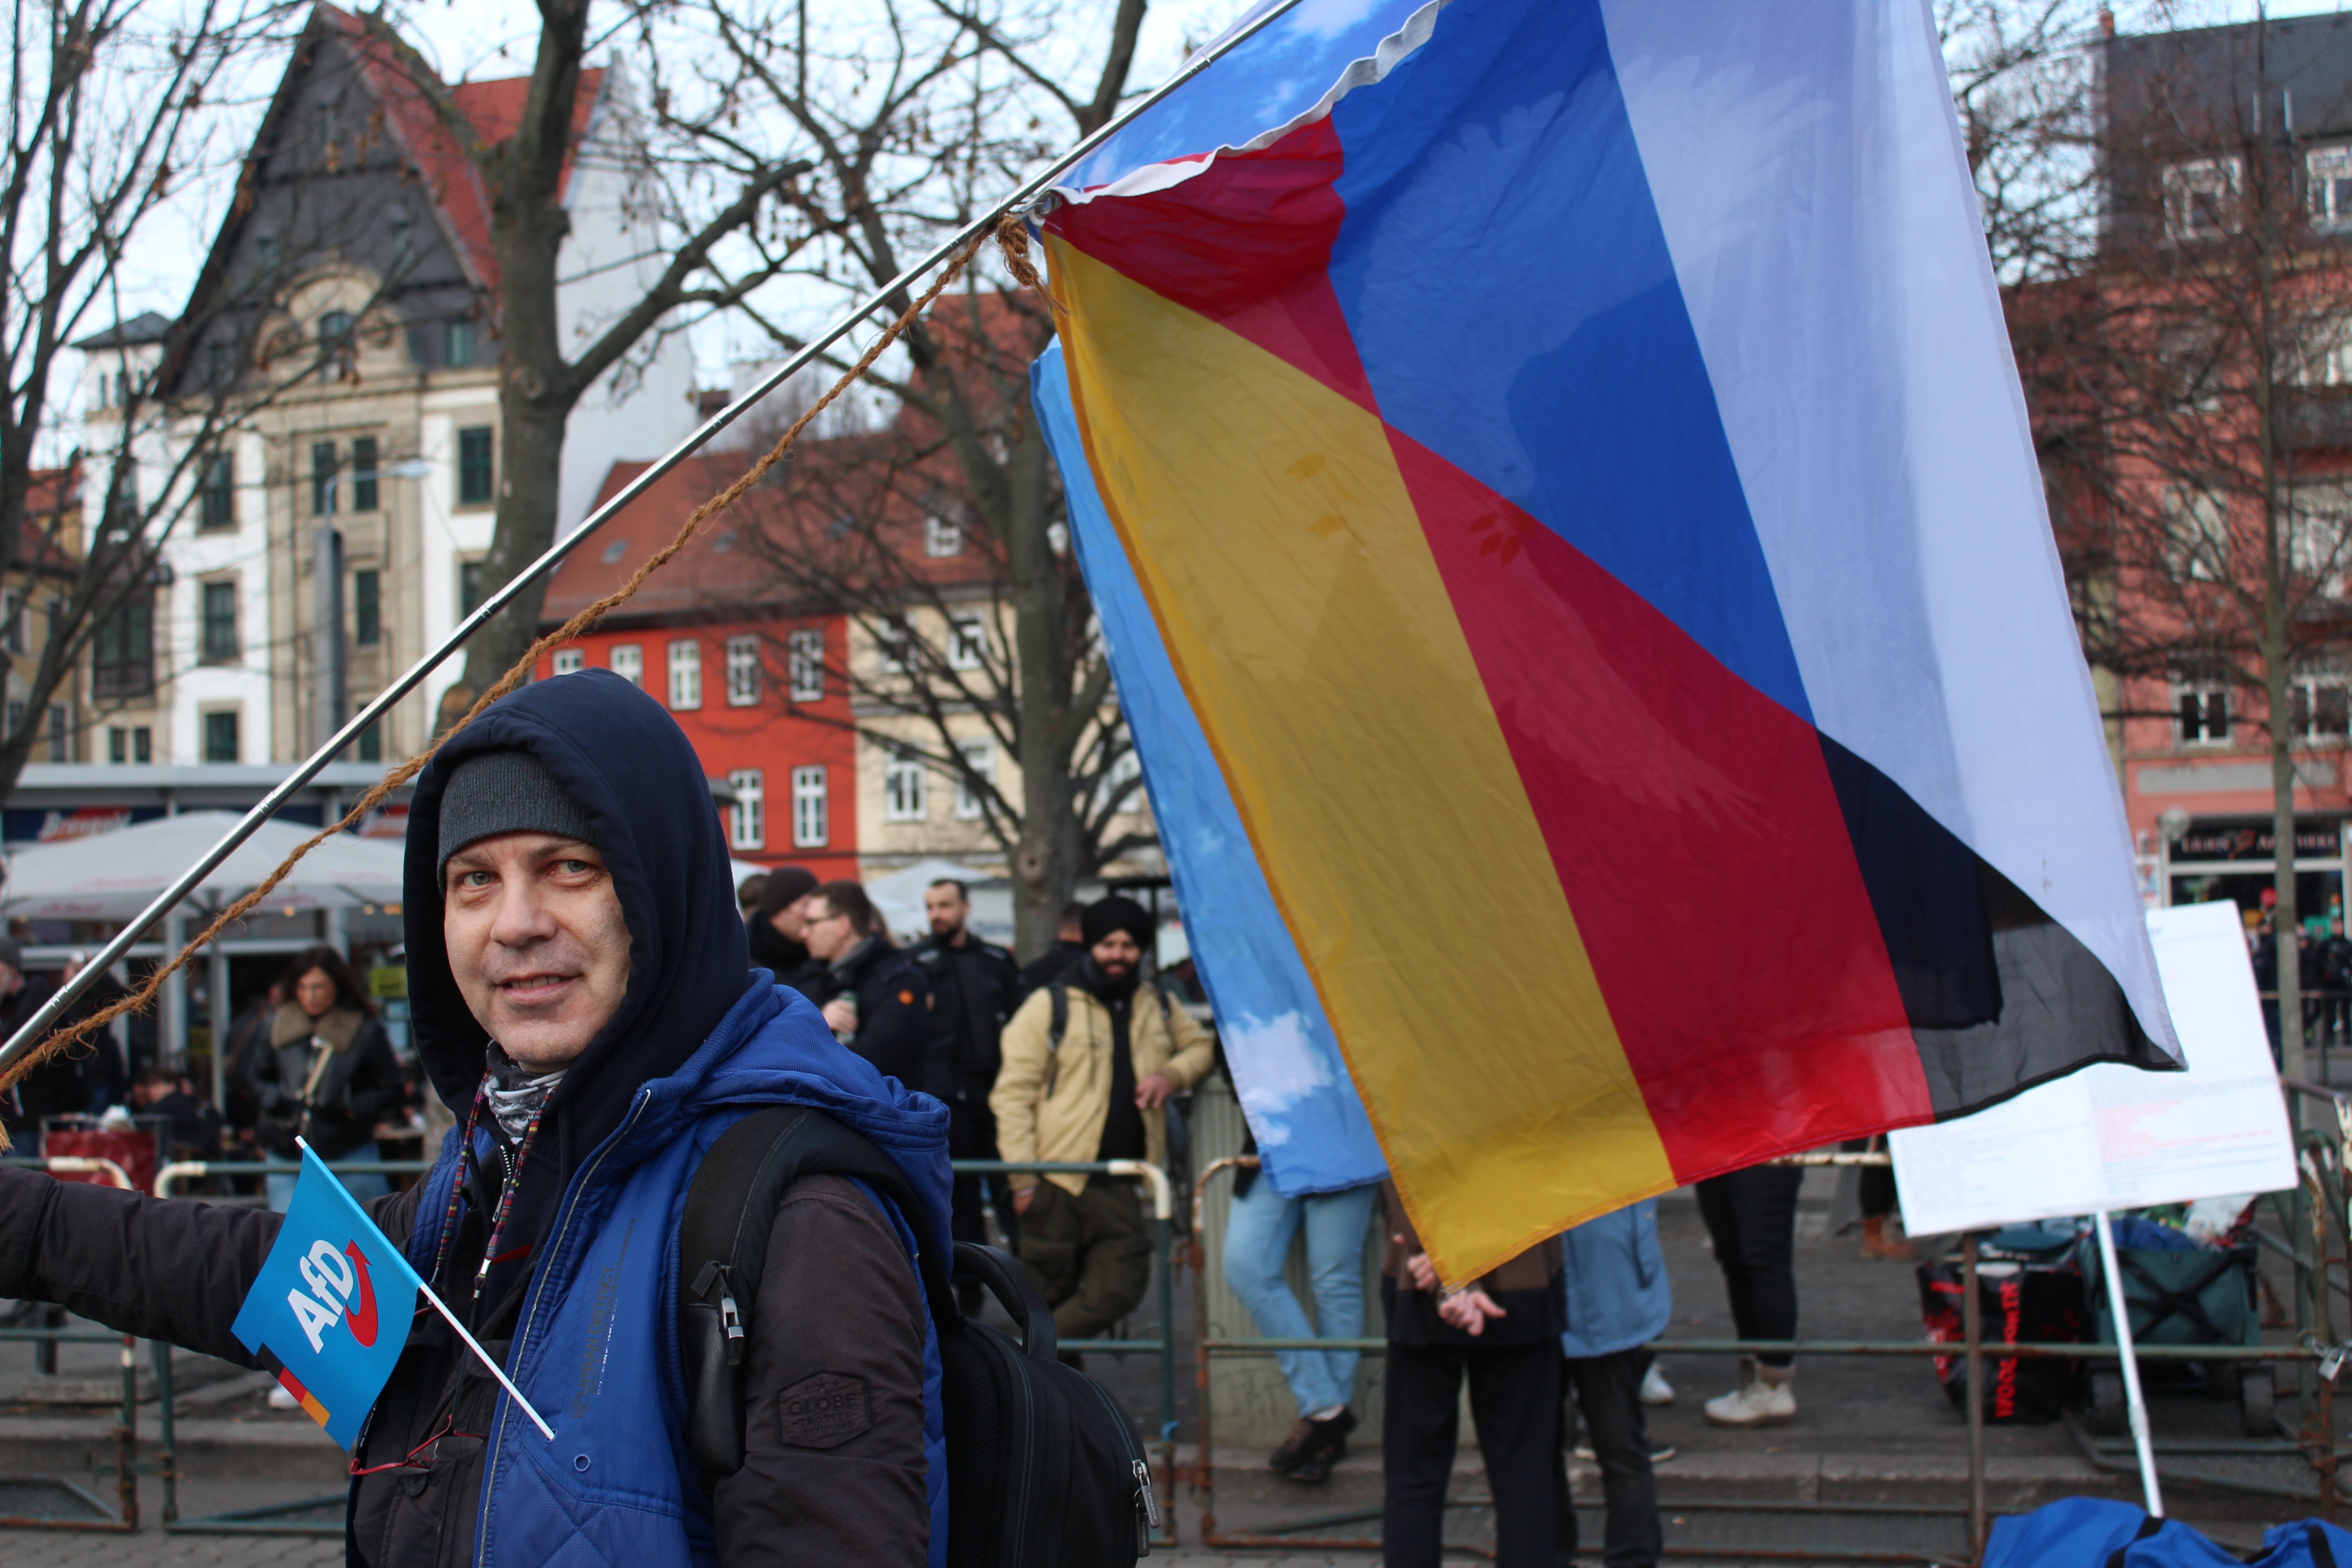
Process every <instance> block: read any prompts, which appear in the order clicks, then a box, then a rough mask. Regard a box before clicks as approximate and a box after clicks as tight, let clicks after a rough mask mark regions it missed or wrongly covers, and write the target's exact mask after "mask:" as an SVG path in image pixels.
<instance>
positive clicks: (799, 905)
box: [768, 893, 818, 942]
mask: <svg viewBox="0 0 2352 1568" xmlns="http://www.w3.org/2000/svg"><path fill="white" fill-rule="evenodd" d="M817 902H818V900H817V896H816V895H815V894H814V893H803V894H802V895H801V896H800V897H799V898H797V899H794V900H793V901H792V902H791V903H789V904H786V905H785V906H784V907H783V908H782V909H781V910H777V911H776V912H775V913H774V914H772V915H770V916H769V917H768V923H769V924H770V925H772V926H773V927H775V928H776V934H777V935H779V936H781V937H782V938H784V939H785V940H786V941H788V942H803V941H805V940H806V939H807V936H808V922H809V910H812V909H814V908H815V907H816V905H817Z"/></svg>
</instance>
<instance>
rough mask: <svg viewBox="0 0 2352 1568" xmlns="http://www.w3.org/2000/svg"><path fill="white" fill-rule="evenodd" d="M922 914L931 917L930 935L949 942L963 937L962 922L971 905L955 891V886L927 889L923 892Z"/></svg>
mask: <svg viewBox="0 0 2352 1568" xmlns="http://www.w3.org/2000/svg"><path fill="white" fill-rule="evenodd" d="M923 912H924V913H925V914H927V915H929V916H930V917H931V934H932V935H933V936H936V937H940V938H942V939H944V940H946V941H949V942H953V941H955V940H956V939H957V938H958V937H961V935H963V922H964V920H965V918H966V917H968V916H969V915H970V914H971V904H970V903H969V902H967V901H966V900H965V899H964V896H963V895H962V894H961V893H959V892H957V891H956V890H955V885H954V884H953V883H949V884H948V885H947V886H945V887H940V888H928V889H924V892H923Z"/></svg>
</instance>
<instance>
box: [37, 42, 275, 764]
mask: <svg viewBox="0 0 2352 1568" xmlns="http://www.w3.org/2000/svg"><path fill="white" fill-rule="evenodd" d="M300 16H301V12H300V10H299V8H296V7H291V6H288V5H280V4H277V3H275V0H203V3H201V4H199V5H195V6H194V7H193V8H182V9H164V8H159V7H156V6H154V5H152V4H150V3H149V0H46V3H42V4H32V5H18V6H16V8H15V9H14V10H13V11H12V12H11V14H10V18H11V19H10V36H9V44H10V47H9V64H8V71H9V77H10V87H11V92H10V100H9V106H8V110H7V117H8V142H7V146H6V149H5V154H0V156H5V165H0V259H4V260H5V266H6V283H5V300H0V362H5V372H6V391H7V395H6V400H5V408H0V576H14V575H16V574H19V573H23V572H29V573H31V574H34V575H35V576H37V577H38V578H39V580H40V581H42V582H43V583H45V584H47V590H48V591H47V594H46V595H45V603H44V604H43V605H42V609H43V611H44V614H43V616H41V624H42V626H43V628H44V635H43V637H41V638H40V639H39V642H38V645H37V646H28V645H30V644H31V643H32V641H33V639H31V638H28V637H26V635H25V626H26V622H27V620H28V619H29V618H30V617H29V614H28V602H29V600H30V599H31V597H32V595H19V596H18V598H17V600H16V603H15V604H14V605H12V606H11V607H10V608H9V609H8V611H7V612H6V617H5V618H6V621H7V624H6V625H5V626H0V683H8V684H13V688H14V689H15V690H16V692H17V693H19V695H18V697H17V699H16V700H18V701H20V702H21V703H22V709H21V714H22V716H21V717H20V718H18V719H16V721H13V722H9V723H7V724H6V726H5V731H0V797H5V795H6V793H7V792H8V791H9V790H10V789H13V787H14V785H15V782H16V777H17V775H18V773H19V771H20V770H21V769H22V768H23V766H24V763H25V762H26V759H27V757H28V756H29V755H30V754H31V752H32V750H33V747H34V745H35V743H36V741H37V737H38V734H39V731H40V730H41V728H42V726H43V715H44V713H45V712H46V711H47V709H48V708H49V706H50V704H51V701H52V700H53V699H55V698H56V697H57V696H58V694H59V693H60V691H63V690H67V689H68V688H69V683H70V682H71V680H72V679H73V675H74V671H75V669H76V668H77V666H78V664H79V661H80V660H81V659H82V658H83V657H84V656H85V654H86V653H87V652H88V650H89V647H90V645H91V643H92V642H93V640H96V639H104V638H107V637H112V638H113V639H115V640H116V641H117V643H118V644H120V643H121V642H122V640H123V639H126V638H127V639H132V640H134V641H135V642H136V643H137V644H138V645H139V646H140V647H146V648H147V651H148V653H149V655H150V657H152V647H147V640H148V638H149V637H151V635H152V634H151V630H150V629H149V628H150V626H151V623H149V622H148V621H146V620H144V619H143V618H142V616H143V614H144V610H143V606H144V605H145V603H146V600H147V597H148V595H150V593H151V591H152V581H153V577H154V572H155V566H156V561H157V554H158V552H159V551H160V550H161V548H162V546H163V542H165V540H166V539H168V537H169V536H170V534H171V532H172V531H173V529H174V528H176V527H178V526H179V525H180V524H181V522H182V521H183V520H184V518H185V517H187V516H188V515H190V514H191V513H192V512H194V511H197V510H201V509H202V507H203V506H204V505H205V504H206V502H205V493H204V487H203V485H202V484H201V483H200V480H201V479H202V477H203V474H204V471H205V468H206V467H207V465H209V464H211V463H212V462H213V461H214V460H215V458H216V456H217V452H218V444H219V442H220V440H221V438H222V437H224V436H225V435H226V433H227V432H228V431H230V430H231V429H233V428H235V427H236V425H237V424H238V423H239V422H240V421H241V420H242V419H244V418H245V417H247V416H249V415H250V414H251V413H252V412H253V411H254V410H255V409H256V408H257V407H258V406H260V405H265V404H266V403H268V401H269V400H271V399H272V398H274V397H277V396H279V395H283V394H284V393H285V392H286V391H288V390H289V389H290V388H291V387H293V386H294V385H297V384H300V383H301V382H303V381H305V380H307V379H309V378H310V377H312V376H315V375H316V374H320V363H321V357H320V355H316V354H312V353H309V352H307V350H299V351H298V350H297V349H296V348H295V346H294V345H290V344H279V345H278V347H277V348H276V350H275V352H274V360H275V363H270V362H271V361H272V358H273V351H272V350H271V348H270V347H269V346H268V344H265V343H264V342H262V341H261V339H260V337H259V336H258V335H257V334H258V333H259V332H260V331H261V329H262V326H263V322H264V316H263V315H262V314H256V313H252V312H250V311H247V312H246V313H245V314H244V315H242V316H239V315H237V314H236V312H237V311H238V310H244V306H243V305H241V304H240V305H234V306H233V305H231V304H230V302H229V300H230V295H229V292H228V291H225V290H218V289H216V290H215V291H214V293H213V296H212V300H211V302H210V303H209V304H206V303H203V302H200V303H199V304H198V305H197V306H195V307H193V308H192V309H191V310H188V311H187V312H185V313H184V314H183V316H182V317H181V318H180V319H179V320H177V321H172V322H168V323H167V322H164V321H163V320H162V318H160V317H149V318H147V319H146V320H147V321H148V322H149V323H150V327H151V330H149V331H145V332H141V331H137V330H135V329H125V328H124V327H123V326H122V325H121V320H122V317H123V316H124V315H125V314H126V313H127V312H126V310H125V305H124V298H125V292H126V289H127V283H126V278H125V268H126V267H127V266H129V265H130V262H129V258H131V257H132V256H134V255H135V254H136V253H137V252H138V250H139V249H140V248H141V247H145V246H153V245H158V244H163V243H169V241H168V240H166V239H165V238H164V237H163V226H165V225H166V224H167V222H168V221H169V220H170V219H171V218H172V217H173V216H176V215H175V209H174V207H173V204H174V202H175V201H176V200H177V199H178V198H179V194H180V192H181V191H182V190H183V188H184V187H186V186H188V185H190V184H197V185H201V184H203V183H205V181H206V180H207V179H208V178H209V177H210V176H211V175H213V174H215V173H217V172H219V171H221V170H224V169H234V168H235V167H236V160H235V158H234V156H233V155H228V154H226V153H225V151H224V150H225V149H226V148H228V147H230V146H232V145H235V144H236V142H235V141H234V138H235V137H236V132H238V131H239V130H240V129H242V127H241V126H240V125H239V124H238V123H237V121H238V120H239V119H240V118H241V117H242V115H243V111H244V108H245V106H244V105H242V104H240V103H238V102H236V100H235V98H234V94H235V92H236V84H237V82H238V81H239V79H240V73H241V68H242V67H243V66H244V65H245V64H246V63H247V61H248V60H249V59H250V58H252V57H253V55H254V54H255V52H256V51H257V50H260V49H263V48H267V47H278V46H279V45H281V44H282V43H283V42H284V41H285V40H286V39H287V38H288V37H290V36H291V34H292V31H293V29H294V27H295V26H297V25H298V24H299V20H300ZM225 183H227V182H225ZM237 193H238V194H237V196H236V198H235V199H237V200H245V199H249V197H248V195H247V192H246V191H245V189H244V187H242V186H238V187H237ZM284 280H285V279H284V278H283V276H257V277H254V278H248V279H240V280H239V282H240V283H241V284H242V285H244V286H245V287H244V289H243V293H242V295H241V296H240V297H241V298H242V299H245V300H256V299H257V300H268V299H269V298H271V297H272V296H273V295H274V293H275V291H276V290H277V289H278V288H280V287H281V286H282V284H283V282H284ZM100 329H105V330H104V331H101V330H100ZM93 340H95V341H94V342H93ZM200 340H203V341H205V342H208V343H209V344H212V345H216V346H215V347H214V348H213V349H212V352H211V353H209V354H208V355H206V356H204V358H203V360H202V363H201V368H199V364H198V356H196V355H195V353H194V349H195V347H196V345H197V343H198V342H199V341H200ZM78 342H80V343H84V344H89V345H91V346H92V347H94V349H95V351H96V352H95V353H94V355H93V358H94V360H95V361H96V363H97V368H98V370H99V371H100V374H99V375H98V377H97V378H96V379H95V380H94V382H93V383H92V384H93V386H99V385H102V386H104V387H105V388H106V389H107V394H106V396H105V398H104V399H103V401H104V402H106V403H107V404H108V405H110V417H111V419H112V421H113V424H112V428H113V429H114V430H115V431H116V432H117V435H116V437H115V438H114V439H113V440H112V441H111V444H110V446H109V447H107V448H106V449H104V450H100V451H91V452H88V453H84V452H82V451H80V450H78V449H77V450H75V451H73V452H71V453H69V454H68V453H67V452H64V451H61V450H59V448H60V447H62V446H63V445H64V443H65V441H66V439H67V437H66V436H65V435H64V433H63V431H64V425H65V421H66V418H67V416H68V406H67V405H68V404H69V403H70V401H71V400H70V399H69V398H68V397H67V395H66V390H67V384H68V375H67V368H68V363H69V362H68V361H67V360H66V359H65V358H64V356H65V355H66V354H67V353H68V351H69V350H71V349H72V348H73V347H74V345H75V344H77V343H78ZM45 450H46V451H47V452H49V454H50V455H51V458H52V460H53V461H54V462H56V463H57V464H58V466H59V467H61V468H64V469H65V470H66V472H67V473H68V475H75V476H79V474H80V473H81V472H83V471H84V470H85V469H86V470H87V471H88V472H89V473H90V474H91V475H92V476H93V477H102V482H101V483H100V484H99V485H98V486H96V487H95V489H96V490H97V494H98V498H99V499H98V503H97V505H96V506H94V507H91V506H89V505H87V504H86V498H85V497H84V496H80V495H71V496H69V495H68V489H69V485H68V481H67V480H65V479H52V480H51V481H50V485H49V489H48V493H47V496H46V497H45V498H44V499H43V501H42V504H41V505H40V506H39V507H38V508H37V510H36V509H35V508H33V506H32V502H33V500H34V495H35V487H34V476H35V471H36V469H37V468H38V467H39V466H40V464H41V461H42V455H43V453H44V451H45ZM19 649H21V650H22V651H21V652H19V651H16V650H19ZM132 651H135V650H132Z"/></svg>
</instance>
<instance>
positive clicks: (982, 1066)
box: [908, 931, 1029, 1106]
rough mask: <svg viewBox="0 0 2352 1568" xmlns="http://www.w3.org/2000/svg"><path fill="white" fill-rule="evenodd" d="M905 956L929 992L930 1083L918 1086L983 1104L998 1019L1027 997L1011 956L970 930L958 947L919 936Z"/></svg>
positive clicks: (995, 1059)
mask: <svg viewBox="0 0 2352 1568" xmlns="http://www.w3.org/2000/svg"><path fill="white" fill-rule="evenodd" d="M908 957H910V958H912V959H913V960H914V961H915V963H916V964H917V965H918V966H919V967H920V968H921V970H922V972H923V978H924V980H925V981H926V982H928V983H929V986H930V992H931V1042H932V1051H933V1055H934V1058H935V1059H934V1061H933V1064H932V1067H931V1072H930V1078H931V1081H930V1082H929V1083H928V1084H926V1085H924V1086H923V1087H925V1088H926V1089H929V1090H930V1091H931V1092H932V1093H933V1094H936V1095H938V1096H939V1097H940V1099H941V1100H949V1101H950V1102H952V1101H954V1100H965V1101H968V1102H972V1103H977V1104H980V1105H983V1106H984V1105H986V1104H987V1103H988V1091H989V1090H990V1089H994V1088H995V1087H996V1069H997V1068H999V1067H1000V1066H1002V1065H1003V1060H1004V1055H1003V1046H1002V1044H1001V1041H1002V1039H1003V1034H1004V1021H1005V1020H1006V1019H1008V1018H1010V1017H1012V1016H1013V1009H1014V1008H1016V1007H1018V1006H1020V1005H1021V999H1022V998H1023V997H1024V996H1026V995H1027V994H1029V988H1028V986H1027V985H1026V984H1024V983H1023V981H1022V978H1021V967H1020V965H1019V964H1017V963H1014V962H1013V954H1011V953H1010V952H1006V951H1005V950H1004V949H1003V948H1001V947H999V946H997V945H996V944H995V943H994V942H983V941H982V940H981V939H980V938H979V937H978V936H976V935H973V934H972V933H971V932H970V931H967V932H966V933H965V934H964V941H963V945H962V946H961V947H950V946H949V945H948V944H947V943H946V942H942V941H941V940H940V939H939V938H938V937H936V936H931V937H925V938H924V939H923V940H922V941H921V942H918V943H916V944H915V946H914V947H913V948H911V949H910V950H908Z"/></svg>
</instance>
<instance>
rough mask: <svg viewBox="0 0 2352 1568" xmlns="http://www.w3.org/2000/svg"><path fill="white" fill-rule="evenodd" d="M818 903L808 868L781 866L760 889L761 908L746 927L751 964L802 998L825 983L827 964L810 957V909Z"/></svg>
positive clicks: (753, 913)
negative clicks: (796, 992) (807, 938)
mask: <svg viewBox="0 0 2352 1568" xmlns="http://www.w3.org/2000/svg"><path fill="white" fill-rule="evenodd" d="M815 904H816V878H815V876H814V874H813V873H812V872H811V871H810V870H809V869H808V868H807V867H805V866H779V867H777V868H775V869H774V870H772V871H771V872H769V873H768V879H767V881H766V883H765V884H763V885H762V886H761V889H760V903H759V907H758V908H756V909H754V910H752V911H751V923H750V925H749V927H748V928H747V930H748V932H749V935H750V937H751V965H752V967H753V968H755V969H764V970H766V971H768V973H771V974H773V975H774V976H775V977H776V984H779V985H789V986H791V987H792V988H793V990H795V991H798V992H800V993H801V994H803V995H806V996H814V995H815V994H816V993H817V991H818V990H819V989H820V988H821V987H822V985H823V983H824V965H823V964H822V963H817V962H816V961H815V960H814V959H813V958H811V957H810V956H809V950H808V943H807V942H806V941H805V940H804V939H805V938H806V937H807V935H808V915H809V910H811V909H813V908H814V906H815Z"/></svg>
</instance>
